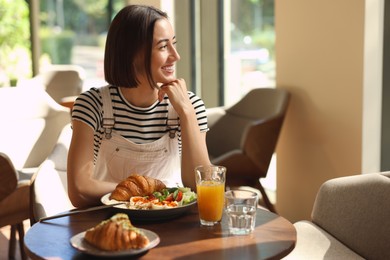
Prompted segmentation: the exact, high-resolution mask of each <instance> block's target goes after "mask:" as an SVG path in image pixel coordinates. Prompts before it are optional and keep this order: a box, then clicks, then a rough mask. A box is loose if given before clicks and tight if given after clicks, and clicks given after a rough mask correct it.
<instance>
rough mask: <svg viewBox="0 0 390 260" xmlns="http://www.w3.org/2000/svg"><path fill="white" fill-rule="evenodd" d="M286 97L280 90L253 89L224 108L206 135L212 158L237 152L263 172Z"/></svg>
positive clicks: (278, 128) (270, 153)
mask: <svg viewBox="0 0 390 260" xmlns="http://www.w3.org/2000/svg"><path fill="white" fill-rule="evenodd" d="M289 97H290V94H289V93H288V92H287V91H286V90H284V89H280V88H257V89H253V90H251V91H250V92H248V93H247V94H246V95H245V96H244V97H243V98H242V99H241V100H240V101H239V102H237V103H236V104H235V105H233V106H231V107H229V108H227V109H226V114H225V115H223V116H222V117H221V118H220V119H219V120H218V121H216V122H215V123H214V125H213V126H212V127H211V128H210V131H209V132H208V133H207V137H206V138H207V146H208V149H209V153H210V156H211V157H213V158H216V157H219V156H221V155H223V154H226V153H228V152H231V151H234V150H241V151H242V153H244V154H245V155H247V156H248V157H249V158H251V160H252V161H253V163H254V164H255V165H256V167H258V168H260V169H261V170H262V172H265V173H266V172H267V170H268V166H269V163H270V161H271V158H272V154H273V153H274V150H275V147H276V143H277V140H278V137H279V133H280V130H281V127H282V124H283V121H284V117H285V114H286V111H287V106H288V102H289Z"/></svg>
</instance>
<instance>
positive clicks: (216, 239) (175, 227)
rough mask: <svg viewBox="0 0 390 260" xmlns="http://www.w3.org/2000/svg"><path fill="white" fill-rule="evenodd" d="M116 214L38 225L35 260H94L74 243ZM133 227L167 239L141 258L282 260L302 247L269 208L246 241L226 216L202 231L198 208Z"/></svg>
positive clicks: (31, 247) (29, 241)
mask: <svg viewBox="0 0 390 260" xmlns="http://www.w3.org/2000/svg"><path fill="white" fill-rule="evenodd" d="M116 212H118V210H117V209H113V208H112V209H105V210H99V211H93V212H86V213H81V214H77V215H71V216H67V217H62V218H57V219H51V220H47V221H45V222H39V223H36V224H35V225H33V226H32V227H31V228H30V229H29V230H28V232H27V234H26V235H25V238H24V239H25V240H24V241H25V242H24V243H25V249H26V252H27V254H28V256H29V257H30V258H32V259H62V260H67V259H91V256H89V255H87V254H84V253H81V252H79V251H77V250H76V249H74V248H73V247H72V246H71V244H70V242H69V241H70V238H71V237H72V236H74V235H76V234H78V233H80V232H83V231H85V230H86V229H88V228H91V227H93V226H95V225H97V224H98V223H100V222H101V221H102V220H104V219H108V218H110V217H111V216H112V215H113V214H115V213H116ZM130 219H131V216H130ZM132 223H133V225H134V226H136V227H139V228H144V229H148V230H151V231H153V232H155V233H157V234H158V236H159V237H160V240H161V241H160V243H159V244H158V245H157V246H156V247H155V248H153V249H151V250H149V251H147V252H146V253H144V254H142V255H138V256H136V257H137V258H140V259H186V260H187V259H214V260H217V259H280V258H282V257H284V256H286V255H287V254H289V253H290V252H291V251H292V250H293V248H294V246H295V242H296V230H295V228H294V226H293V225H292V224H291V223H290V222H289V221H287V220H286V219H285V218H283V217H281V216H278V215H276V214H274V213H271V212H269V211H266V210H263V209H258V210H257V216H256V228H255V231H254V232H253V233H252V234H250V235H244V236H233V235H230V234H229V232H228V224H227V219H226V215H224V216H223V219H222V221H221V223H220V224H217V225H215V226H214V227H203V226H201V225H200V223H199V215H198V213H197V207H196V206H193V207H192V208H191V209H190V210H189V211H188V212H186V213H185V214H184V215H181V216H179V217H176V218H174V219H168V220H162V221H153V222H151V221H147V222H143V221H135V220H132ZM115 259H120V258H115ZM126 259H129V257H126Z"/></svg>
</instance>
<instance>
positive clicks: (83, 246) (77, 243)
mask: <svg viewBox="0 0 390 260" xmlns="http://www.w3.org/2000/svg"><path fill="white" fill-rule="evenodd" d="M139 230H141V231H142V232H143V233H144V234H145V236H146V237H147V238H148V239H149V241H150V242H149V244H148V245H147V246H146V247H144V248H141V249H128V250H121V251H105V250H100V249H99V248H96V247H94V246H92V245H91V244H89V243H88V242H87V241H86V240H85V239H84V235H85V231H84V232H81V233H78V234H77V235H75V236H73V237H72V238H71V239H70V244H71V245H72V246H73V247H74V248H76V249H77V250H79V251H80V252H83V253H86V254H89V255H94V256H105V257H115V256H131V255H138V254H141V253H143V252H145V251H148V250H149V249H152V248H153V247H155V246H157V245H158V244H159V243H160V237H159V236H158V235H157V234H156V233H154V232H153V231H150V230H147V229H143V228H139Z"/></svg>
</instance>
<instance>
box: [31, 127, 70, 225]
mask: <svg viewBox="0 0 390 260" xmlns="http://www.w3.org/2000/svg"><path fill="white" fill-rule="evenodd" d="M71 137H72V129H71V125H70V124H69V125H66V126H65V127H64V128H63V130H62V132H61V135H60V137H59V138H58V141H57V143H56V145H55V147H54V149H53V151H52V152H51V154H50V155H49V157H48V158H47V159H46V160H45V161H44V162H43V163H42V164H41V166H40V167H39V169H38V171H37V172H36V173H35V174H34V175H33V177H32V179H31V185H30V223H31V225H33V224H34V223H36V222H37V221H39V219H40V218H43V217H47V216H52V215H55V214H57V213H60V212H63V211H66V210H70V209H73V208H74V207H73V205H72V203H71V202H70V200H69V197H68V189H67V176H66V174H67V171H66V169H67V166H66V165H67V157H68V151H69V145H70V140H71Z"/></svg>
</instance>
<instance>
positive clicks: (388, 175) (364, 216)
mask: <svg viewBox="0 0 390 260" xmlns="http://www.w3.org/2000/svg"><path fill="white" fill-rule="evenodd" d="M294 226H295V228H296V230H297V243H296V247H295V248H294V250H293V251H292V252H291V253H290V254H289V255H288V256H287V257H285V258H284V259H343V260H346V259H370V260H371V259H372V260H376V259H378V260H381V259H390V246H389V245H390V244H389V241H390V172H382V173H368V174H361V175H353V176H347V177H339V178H335V179H332V180H328V181H326V182H325V183H323V184H322V185H321V187H320V189H319V191H318V193H317V197H316V199H315V202H314V206H313V210H312V215H311V220H310V221H307V220H302V221H298V222H296V223H294Z"/></svg>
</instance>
